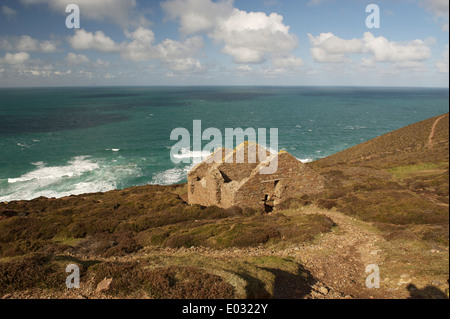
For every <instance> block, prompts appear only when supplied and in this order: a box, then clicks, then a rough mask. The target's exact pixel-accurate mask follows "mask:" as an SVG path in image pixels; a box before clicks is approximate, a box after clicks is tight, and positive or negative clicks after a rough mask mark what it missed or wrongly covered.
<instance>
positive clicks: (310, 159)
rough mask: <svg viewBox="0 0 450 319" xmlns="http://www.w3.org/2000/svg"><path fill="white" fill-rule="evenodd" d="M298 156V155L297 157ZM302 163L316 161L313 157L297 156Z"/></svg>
mask: <svg viewBox="0 0 450 319" xmlns="http://www.w3.org/2000/svg"><path fill="white" fill-rule="evenodd" d="M296 158H297V157H296ZM297 159H298V160H299V161H300V162H302V163H311V162H314V159H313V158H297Z"/></svg>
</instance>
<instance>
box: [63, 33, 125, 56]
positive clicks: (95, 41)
mask: <svg viewBox="0 0 450 319" xmlns="http://www.w3.org/2000/svg"><path fill="white" fill-rule="evenodd" d="M69 43H70V45H71V46H72V48H73V49H75V50H94V51H99V52H103V53H112V52H118V51H119V48H118V46H117V45H116V43H115V42H114V40H112V39H111V38H110V37H107V36H106V35H105V34H104V33H103V31H97V32H95V33H92V32H87V31H85V30H83V29H80V30H77V31H76V32H75V35H74V36H73V37H71V38H69Z"/></svg>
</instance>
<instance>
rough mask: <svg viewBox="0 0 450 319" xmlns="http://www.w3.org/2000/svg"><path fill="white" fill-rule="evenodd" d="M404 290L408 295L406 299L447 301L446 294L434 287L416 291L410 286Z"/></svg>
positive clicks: (416, 289) (413, 286) (415, 288)
mask: <svg viewBox="0 0 450 319" xmlns="http://www.w3.org/2000/svg"><path fill="white" fill-rule="evenodd" d="M406 289H407V290H408V291H409V293H410V296H409V298H408V299H448V297H447V294H446V293H445V292H443V291H442V290H440V289H439V288H437V287H435V286H427V287H425V288H423V289H418V288H417V287H416V286H415V285H413V284H411V285H408V287H406Z"/></svg>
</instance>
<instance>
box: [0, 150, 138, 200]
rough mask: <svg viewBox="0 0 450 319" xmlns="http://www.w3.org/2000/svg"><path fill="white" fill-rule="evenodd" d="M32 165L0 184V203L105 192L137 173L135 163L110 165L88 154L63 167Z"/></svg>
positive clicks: (135, 175) (115, 187) (38, 163)
mask: <svg viewBox="0 0 450 319" xmlns="http://www.w3.org/2000/svg"><path fill="white" fill-rule="evenodd" d="M33 165H34V166H35V167H36V168H35V169H34V170H32V171H31V172H28V173H26V174H24V175H22V176H20V177H17V178H9V179H8V180H7V181H6V180H4V181H3V182H2V183H0V192H1V194H0V202H3V201H6V202H9V201H13V200H31V199H34V198H37V197H41V196H44V197H48V198H52V197H55V198H61V197H66V196H70V195H80V194H85V193H97V192H107V191H110V190H114V189H117V185H118V182H120V181H121V180H123V179H124V178H129V177H131V178H132V177H139V176H141V171H140V169H139V168H138V167H137V165H134V164H129V163H125V164H122V165H121V164H119V165H117V164H116V163H115V164H114V165H111V164H108V163H106V162H104V161H101V160H94V159H92V158H91V157H89V156H78V157H75V158H73V159H72V160H70V161H69V162H68V163H67V165H63V166H48V167H47V166H46V165H47V164H46V163H44V162H37V163H33ZM0 182H1V181H0ZM2 185H4V186H6V187H1V186H2Z"/></svg>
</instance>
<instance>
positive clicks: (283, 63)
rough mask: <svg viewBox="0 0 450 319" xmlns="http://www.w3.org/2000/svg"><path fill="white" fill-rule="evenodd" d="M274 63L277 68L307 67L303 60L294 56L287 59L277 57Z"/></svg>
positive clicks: (286, 57)
mask: <svg viewBox="0 0 450 319" xmlns="http://www.w3.org/2000/svg"><path fill="white" fill-rule="evenodd" d="M272 63H273V65H274V66H275V67H277V68H286V69H288V68H300V67H302V66H304V65H305V63H304V62H303V60H302V59H301V58H297V57H295V56H293V55H289V56H285V57H276V58H274V59H273V60H272Z"/></svg>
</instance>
